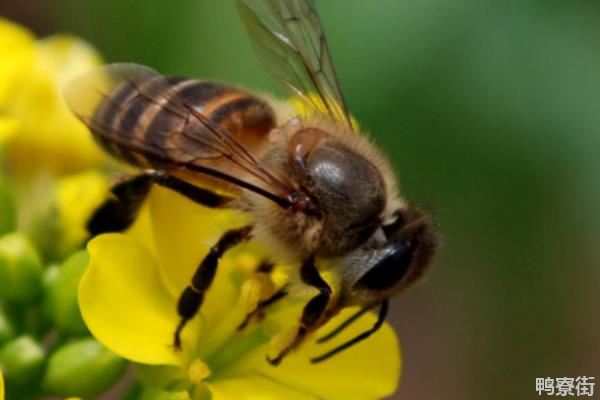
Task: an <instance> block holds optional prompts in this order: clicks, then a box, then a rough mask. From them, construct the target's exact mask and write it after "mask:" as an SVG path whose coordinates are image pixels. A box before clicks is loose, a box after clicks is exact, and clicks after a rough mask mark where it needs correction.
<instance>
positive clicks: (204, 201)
mask: <svg viewBox="0 0 600 400" xmlns="http://www.w3.org/2000/svg"><path fill="white" fill-rule="evenodd" d="M153 183H155V184H157V185H160V186H163V187H165V188H168V189H171V190H173V191H175V192H177V193H179V194H181V195H182V196H185V197H187V198H188V199H190V200H192V201H193V202H195V203H198V204H201V205H203V206H205V207H210V208H218V207H223V206H224V205H225V204H227V202H229V201H230V200H231V198H229V197H226V196H221V195H219V194H217V193H214V192H212V191H210V190H207V189H204V188H200V187H197V186H194V185H192V184H190V183H188V182H186V181H183V180H181V179H178V178H176V177H174V176H172V175H170V174H168V173H166V172H162V171H154V170H148V171H144V172H142V173H141V174H138V175H135V176H133V177H130V178H128V179H126V180H123V181H121V182H119V183H117V184H115V185H114V186H113V187H112V188H111V194H112V196H111V197H110V198H109V199H108V200H106V201H105V202H104V203H103V204H102V205H101V206H100V207H98V208H97V209H96V211H95V212H94V214H92V217H91V218H90V219H89V220H88V222H87V230H88V232H89V233H90V234H91V235H92V236H96V235H99V234H101V233H107V232H120V231H123V230H125V229H127V228H128V227H129V226H130V225H131V224H132V223H133V221H134V220H135V217H136V216H137V214H138V211H139V210H140V208H141V206H142V204H143V203H144V200H145V199H146V197H147V196H148V193H149V192H150V188H151V187H152V184H153Z"/></svg>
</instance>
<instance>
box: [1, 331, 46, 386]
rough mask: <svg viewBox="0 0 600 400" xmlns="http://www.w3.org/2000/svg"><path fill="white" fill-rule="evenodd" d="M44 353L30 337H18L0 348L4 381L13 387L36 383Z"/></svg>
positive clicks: (42, 363) (41, 368) (42, 364)
mask: <svg viewBox="0 0 600 400" xmlns="http://www.w3.org/2000/svg"><path fill="white" fill-rule="evenodd" d="M45 357H46V351H45V350H44V349H43V348H42V346H41V345H40V344H39V343H38V342H36V341H35V340H34V339H33V338H31V337H30V336H20V337H18V338H16V339H14V340H12V341H10V342H8V343H6V344H5V345H4V346H3V347H2V348H0V365H1V366H2V370H3V372H4V376H5V377H6V380H7V381H8V382H10V383H11V384H14V385H25V384H27V383H37V382H38V381H39V379H40V377H41V374H42V370H43V367H44V359H45Z"/></svg>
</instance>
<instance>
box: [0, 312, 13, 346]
mask: <svg viewBox="0 0 600 400" xmlns="http://www.w3.org/2000/svg"><path fill="white" fill-rule="evenodd" d="M15 336H16V331H15V327H14V326H13V324H12V322H11V321H10V320H9V319H8V317H7V316H6V314H5V313H4V311H2V309H0V345H3V344H4V343H6V342H8V341H9V340H10V339H12V338H14V337H15Z"/></svg>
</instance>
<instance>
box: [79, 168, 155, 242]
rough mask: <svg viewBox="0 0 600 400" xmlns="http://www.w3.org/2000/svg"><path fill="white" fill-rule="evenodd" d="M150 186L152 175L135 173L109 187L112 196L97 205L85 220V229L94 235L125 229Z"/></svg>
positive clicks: (133, 217)
mask: <svg viewBox="0 0 600 400" xmlns="http://www.w3.org/2000/svg"><path fill="white" fill-rule="evenodd" d="M151 187H152V177H151V176H148V175H147V174H140V175H135V176H133V177H129V178H128V179H126V180H123V181H122V182H119V183H117V184H115V185H114V186H113V187H112V188H111V190H110V191H111V193H112V196H111V197H110V198H109V199H108V200H106V201H105V202H104V203H103V204H102V205H101V206H100V207H98V208H97V209H96V210H95V211H94V214H92V216H91V218H90V219H89V220H88V221H87V225H86V228H87V231H88V233H89V234H90V235H92V236H96V235H99V234H101V233H106V232H119V231H123V230H125V229H127V228H128V227H129V226H130V225H131V223H132V222H133V220H134V219H135V216H136V215H137V213H138V211H139V209H140V207H141V205H142V203H143V202H144V199H145V198H146V196H147V195H148V192H149V191H150V188H151Z"/></svg>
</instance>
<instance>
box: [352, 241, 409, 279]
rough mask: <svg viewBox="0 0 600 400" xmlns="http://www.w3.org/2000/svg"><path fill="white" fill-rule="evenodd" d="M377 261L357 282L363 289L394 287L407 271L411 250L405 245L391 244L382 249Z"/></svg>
mask: <svg viewBox="0 0 600 400" xmlns="http://www.w3.org/2000/svg"><path fill="white" fill-rule="evenodd" d="M378 251H380V252H382V253H383V254H381V257H380V258H379V261H377V263H375V264H374V265H373V267H372V268H371V269H370V270H369V271H368V272H367V273H365V274H364V275H363V276H362V277H361V278H360V279H359V281H358V282H357V286H359V287H361V288H365V289H374V290H383V289H388V288H390V287H392V286H394V285H396V284H397V283H398V282H399V281H400V280H401V279H402V278H403V277H404V276H405V275H406V272H407V271H408V269H409V267H410V265H411V263H412V258H413V257H412V256H413V249H412V248H411V247H409V246H408V245H407V244H406V243H402V242H400V243H393V244H391V245H388V246H386V247H384V248H383V249H381V250H378Z"/></svg>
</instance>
